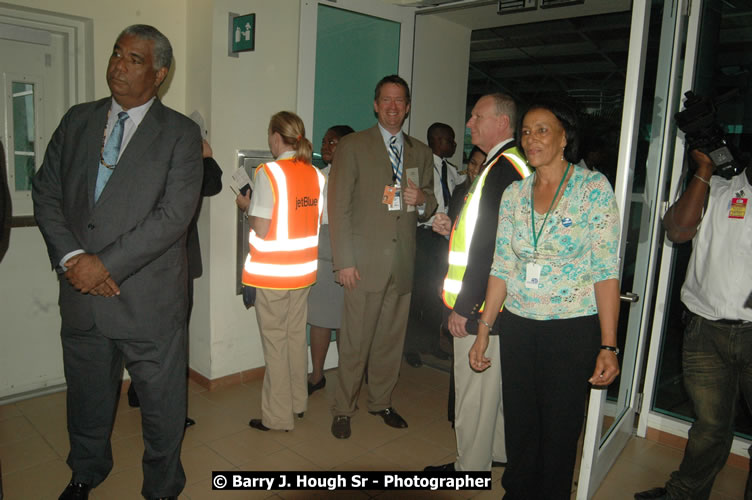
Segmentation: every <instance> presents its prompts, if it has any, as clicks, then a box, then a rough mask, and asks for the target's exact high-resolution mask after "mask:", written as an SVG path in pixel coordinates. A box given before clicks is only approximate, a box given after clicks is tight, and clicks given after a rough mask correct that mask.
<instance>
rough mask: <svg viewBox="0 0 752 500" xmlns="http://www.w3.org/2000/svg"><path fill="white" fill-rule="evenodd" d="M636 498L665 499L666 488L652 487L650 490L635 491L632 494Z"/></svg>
mask: <svg viewBox="0 0 752 500" xmlns="http://www.w3.org/2000/svg"><path fill="white" fill-rule="evenodd" d="M634 497H635V498H636V499H637V500H649V499H653V500H665V499H667V498H668V492H667V491H666V488H663V487H660V488H653V489H652V490H645V491H641V492H639V493H635V496H634Z"/></svg>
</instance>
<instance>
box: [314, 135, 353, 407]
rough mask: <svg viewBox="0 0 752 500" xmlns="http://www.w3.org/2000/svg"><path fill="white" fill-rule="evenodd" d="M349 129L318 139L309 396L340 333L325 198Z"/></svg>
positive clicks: (321, 380)
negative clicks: (321, 183)
mask: <svg viewBox="0 0 752 500" xmlns="http://www.w3.org/2000/svg"><path fill="white" fill-rule="evenodd" d="M352 132H354V130H353V129H352V128H351V127H349V126H347V125H335V126H333V127H331V128H330V129H329V130H327V131H326V134H324V138H323V139H322V141H321V159H322V160H324V162H325V163H326V167H325V168H322V169H321V173H322V174H324V176H325V177H326V178H327V185H326V187H325V188H324V200H323V203H324V214H323V216H322V220H321V229H320V230H319V262H318V278H317V280H316V283H315V284H314V285H313V287H312V288H311V293H310V294H309V295H308V324H309V325H311V360H312V361H313V371H312V372H311V374H310V376H309V377H308V394H309V395H311V394H313V393H314V392H316V391H317V390H319V389H322V388H323V387H324V386H325V385H326V377H324V361H325V360H326V353H327V351H329V344H330V341H331V336H332V330H336V331H337V332H339V327H340V323H341V322H342V305H343V301H344V292H343V290H342V286H340V285H339V284H338V283H337V282H335V281H334V269H333V267H332V245H331V241H330V240H329V218H328V214H327V210H326V203H327V201H326V198H327V191H328V187H329V182H328V179H329V170H331V168H332V158H333V157H334V150H335V149H337V143H338V142H339V140H340V139H342V138H343V137H344V136H346V135H347V134H350V133H352Z"/></svg>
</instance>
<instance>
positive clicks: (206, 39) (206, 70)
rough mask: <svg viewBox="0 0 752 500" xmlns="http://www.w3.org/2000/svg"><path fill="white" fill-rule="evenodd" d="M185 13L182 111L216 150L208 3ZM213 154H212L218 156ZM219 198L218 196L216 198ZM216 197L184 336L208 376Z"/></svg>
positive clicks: (205, 213)
mask: <svg viewBox="0 0 752 500" xmlns="http://www.w3.org/2000/svg"><path fill="white" fill-rule="evenodd" d="M187 10H188V14H187V16H186V30H187V32H188V33H189V35H188V37H187V40H186V52H187V54H190V57H188V59H187V61H186V65H185V66H186V74H187V75H189V78H188V84H187V86H186V101H185V112H186V114H190V113H192V112H193V111H198V112H199V113H201V116H202V117H203V118H204V124H205V125H206V127H207V128H208V129H209V136H208V140H209V143H210V144H211V145H213V146H215V147H216V144H215V143H214V140H213V137H214V134H213V133H212V132H213V131H212V129H211V121H210V119H211V111H212V105H211V104H212V103H211V100H212V94H211V88H212V60H213V57H212V32H213V27H214V26H213V23H212V22H211V19H212V18H213V16H214V8H213V5H212V2H208V1H206V0H187ZM218 153H219V151H217V153H216V154H218ZM227 172H228V169H227V168H225V174H224V175H223V176H222V177H223V178H222V180H223V183H224V186H225V189H229V188H228V187H227V184H228V182H229V174H228V173H227ZM218 196H221V195H218ZM216 198H217V196H215V197H211V198H204V199H203V201H202V207H201V215H200V217H199V220H198V232H199V242H200V244H201V258H202V261H203V266H202V267H203V274H202V275H201V277H200V278H199V279H197V280H195V281H194V284H193V285H194V290H193V312H192V314H191V325H190V330H189V337H188V343H189V344H188V351H189V353H190V354H189V356H188V362H189V364H190V365H191V366H192V367H194V369H196V370H197V371H199V372H201V373H209V366H210V365H211V342H210V340H211V335H210V332H211V324H210V317H211V314H210V308H209V291H210V290H209V283H210V278H209V277H210V276H211V274H212V265H211V256H212V253H211V245H210V244H209V231H210V228H211V220H210V219H211V215H210V212H211V205H212V204H214V203H216V202H215V201H214V200H215V199H216Z"/></svg>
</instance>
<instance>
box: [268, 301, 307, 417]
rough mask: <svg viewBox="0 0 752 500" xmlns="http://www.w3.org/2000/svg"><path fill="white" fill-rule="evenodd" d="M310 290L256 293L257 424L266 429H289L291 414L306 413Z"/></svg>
mask: <svg viewBox="0 0 752 500" xmlns="http://www.w3.org/2000/svg"><path fill="white" fill-rule="evenodd" d="M310 290H311V287H306V288H303V289H300V290H269V289H263V288H259V289H258V290H257V292H256V320H257V321H258V326H259V330H260V332H261V345H262V346H263V348H264V362H265V363H266V372H265V373H264V386H263V389H262V392H261V420H262V422H263V424H264V425H265V426H267V427H269V428H270V429H280V430H282V429H284V430H290V429H292V428H293V427H294V426H295V424H294V417H293V414H294V413H301V412H304V411H306V407H307V405H308V383H307V382H308V375H307V372H308V344H307V342H306V316H307V314H308V292H309V291H310Z"/></svg>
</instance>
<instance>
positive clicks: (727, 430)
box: [635, 149, 752, 500]
mask: <svg viewBox="0 0 752 500" xmlns="http://www.w3.org/2000/svg"><path fill="white" fill-rule="evenodd" d="M691 156H692V159H693V160H694V162H695V163H696V164H697V170H696V171H695V172H694V174H690V175H692V177H691V178H690V181H689V184H688V185H687V189H686V190H685V191H684V193H683V194H682V195H681V197H680V198H679V200H678V201H677V202H676V203H674V204H673V205H672V206H671V207H670V208H669V209H668V211H667V212H666V215H664V217H663V225H664V227H665V229H666V236H667V237H668V239H669V240H671V241H673V242H674V243H684V242H686V241H689V240H692V245H693V248H692V255H691V257H690V260H689V267H688V268H687V274H686V277H685V280H684V285H683V286H682V290H681V299H682V302H684V304H685V305H686V306H687V309H689V312H690V314H691V320H690V321H689V323H688V324H687V327H686V330H685V332H684V346H683V352H682V367H683V376H684V385H685V387H686V389H687V393H688V394H689V397H690V398H691V400H692V403H693V405H694V411H695V415H696V420H695V422H694V423H693V424H692V427H691V428H690V430H689V439H688V441H687V447H686V449H685V450H684V458H683V459H682V462H681V465H680V466H679V470H678V471H674V472H672V473H671V478H670V479H669V481H668V482H667V483H666V485H665V487H662V488H654V489H652V490H648V491H643V492H641V493H637V494H635V498H636V499H649V498H653V499H656V498H657V499H675V500H676V499H682V500H683V499H707V498H708V497H709V496H710V491H711V489H712V488H713V482H714V481H715V477H716V475H717V474H718V472H719V471H720V470H721V469H722V468H723V466H724V464H725V463H726V459H727V458H728V455H729V451H730V449H731V443H732V441H733V439H734V420H735V417H736V413H737V412H736V402H737V400H738V399H739V398H738V396H739V392H740V391H741V392H742V394H743V395H744V399H745V400H746V403H747V405H748V407H749V408H750V410H752V305H750V303H749V302H750V299H749V297H750V290H751V289H752V265H750V263H749V260H750V248H751V247H752V213H750V211H749V210H748V207H749V204H748V200H749V198H750V195H751V194H752V168H750V167H747V168H746V169H745V170H744V171H743V173H741V174H739V175H736V176H734V177H731V178H725V177H729V176H724V177H721V176H718V175H714V171H715V165H714V164H713V162H712V161H711V159H710V157H709V156H708V155H706V154H704V153H702V152H700V151H699V150H697V149H695V150H693V151H692V152H691ZM690 172H691V171H690ZM744 498H745V499H752V482H751V481H749V480H748V481H747V486H746V491H745V495H744Z"/></svg>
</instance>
